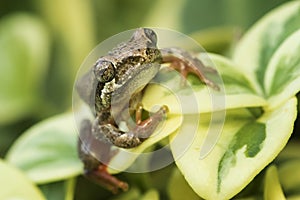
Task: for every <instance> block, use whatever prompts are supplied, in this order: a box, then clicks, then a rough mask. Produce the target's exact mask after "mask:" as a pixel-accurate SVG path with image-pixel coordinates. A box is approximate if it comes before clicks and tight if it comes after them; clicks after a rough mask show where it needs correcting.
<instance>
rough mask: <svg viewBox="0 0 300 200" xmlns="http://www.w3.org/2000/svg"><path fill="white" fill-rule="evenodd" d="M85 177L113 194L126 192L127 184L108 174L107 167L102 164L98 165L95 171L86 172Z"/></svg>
mask: <svg viewBox="0 0 300 200" xmlns="http://www.w3.org/2000/svg"><path fill="white" fill-rule="evenodd" d="M85 176H86V177H87V178H89V179H90V180H92V181H93V182H95V183H96V184H99V185H101V186H103V187H105V188H106V189H108V190H110V191H112V193H114V194H116V193H118V192H119V191H120V190H122V191H127V190H128V184H127V183H125V182H123V181H120V180H119V179H117V178H116V177H114V176H112V175H111V174H109V173H108V171H107V166H106V165H103V164H100V165H99V166H98V168H97V169H95V170H91V171H86V172H85Z"/></svg>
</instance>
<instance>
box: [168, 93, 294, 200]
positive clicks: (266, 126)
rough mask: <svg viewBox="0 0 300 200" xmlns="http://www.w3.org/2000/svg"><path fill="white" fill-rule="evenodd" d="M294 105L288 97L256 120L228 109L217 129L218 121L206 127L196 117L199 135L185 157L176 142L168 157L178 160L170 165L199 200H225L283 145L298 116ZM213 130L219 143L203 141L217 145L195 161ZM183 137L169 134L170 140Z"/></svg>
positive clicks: (245, 112) (206, 120) (204, 120)
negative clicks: (175, 165)
mask: <svg viewBox="0 0 300 200" xmlns="http://www.w3.org/2000/svg"><path fill="white" fill-rule="evenodd" d="M296 102H297V101H296V99H295V98H292V99H290V100H288V101H287V102H286V103H285V104H283V105H282V106H280V107H279V108H278V109H277V110H274V111H268V112H265V113H264V114H263V115H261V116H260V117H259V118H257V119H255V118H254V116H253V115H252V114H251V113H250V112H249V111H248V110H246V109H235V110H227V111H226V112H227V114H226V121H225V123H224V124H223V126H220V124H218V123H222V121H220V122H214V123H212V124H210V115H209V114H207V115H201V120H200V123H199V128H198V134H196V136H195V138H194V140H193V141H192V144H191V145H190V146H189V147H188V148H187V149H186V151H185V152H182V151H181V152H180V151H179V150H178V148H179V147H178V146H179V145H180V142H179V143H174V142H172V143H171V150H172V153H173V156H174V158H178V159H177V160H175V162H176V164H177V166H178V168H179V169H180V171H181V172H182V174H183V176H184V177H185V179H186V180H187V182H188V183H189V184H190V185H191V187H192V188H193V190H194V191H195V192H196V193H197V194H198V195H199V196H201V197H202V198H204V199H229V198H231V197H233V196H234V195H236V194H237V193H238V192H240V191H241V190H242V189H243V188H244V187H245V186H246V185H247V184H249V182H250V181H251V180H252V179H253V178H254V177H255V176H256V175H257V174H258V173H259V172H260V171H261V170H262V169H264V168H265V167H266V166H267V165H268V164H269V163H270V162H271V161H272V160H273V159H274V158H275V157H276V156H277V155H278V153H279V152H280V151H281V150H282V149H283V147H284V146H285V145H286V143H287V141H288V139H289V137H290V135H291V133H292V130H293V125H294V120H295V118H296V114H297V110H296ZM209 124H210V126H209ZM182 126H184V124H183V125H182ZM217 127H219V129H220V131H221V133H220V137H219V139H218V140H217V141H208V142H210V143H214V142H216V143H215V147H214V148H213V149H212V151H211V152H210V153H209V154H208V155H207V156H206V157H204V158H200V152H201V149H202V147H203V146H204V145H205V144H204V141H206V140H205V139H206V137H208V136H207V134H208V133H209V130H210V129H212V130H214V131H217V130H218V129H216V128H217ZM220 127H221V128H220ZM182 134H185V133H181V132H180V133H174V134H172V135H171V140H172V141H174V140H175V139H176V137H179V136H180V135H182ZM179 154H183V155H182V156H181V157H179V156H178V155H179ZM191 163H193V164H192V165H191Z"/></svg>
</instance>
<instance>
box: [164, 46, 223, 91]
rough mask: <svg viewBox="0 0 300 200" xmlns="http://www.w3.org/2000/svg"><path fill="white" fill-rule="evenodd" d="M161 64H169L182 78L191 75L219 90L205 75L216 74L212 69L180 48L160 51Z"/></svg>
mask: <svg viewBox="0 0 300 200" xmlns="http://www.w3.org/2000/svg"><path fill="white" fill-rule="evenodd" d="M161 54H162V58H163V61H162V62H163V63H169V64H170V67H172V68H174V69H176V70H177V71H179V72H180V73H181V74H182V76H183V77H184V78H186V76H187V75H188V73H193V74H195V75H196V76H198V77H199V79H200V80H201V81H202V82H203V83H205V84H206V85H208V86H210V87H212V88H213V89H215V90H220V88H219V86H218V85H217V84H216V83H214V82H213V81H212V80H211V79H210V78H208V77H207V73H214V74H216V73H217V71H216V70H215V69H214V68H211V67H207V66H205V65H204V64H203V63H202V62H201V61H200V60H199V59H198V58H196V57H194V56H193V55H192V54H191V53H189V52H187V51H185V50H183V49H180V48H165V49H161Z"/></svg>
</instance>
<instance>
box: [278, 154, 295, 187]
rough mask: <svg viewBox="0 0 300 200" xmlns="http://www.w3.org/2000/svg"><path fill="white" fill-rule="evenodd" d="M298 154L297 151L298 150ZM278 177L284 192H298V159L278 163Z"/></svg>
mask: <svg viewBox="0 0 300 200" xmlns="http://www.w3.org/2000/svg"><path fill="white" fill-rule="evenodd" d="M298 154H299V151H298ZM278 174H279V179H280V182H281V184H282V187H283V189H284V191H285V192H287V193H289V192H290V193H291V192H298V193H299V192H300V189H299V188H300V160H299V159H294V160H291V161H287V162H285V163H283V164H281V165H279V169H278Z"/></svg>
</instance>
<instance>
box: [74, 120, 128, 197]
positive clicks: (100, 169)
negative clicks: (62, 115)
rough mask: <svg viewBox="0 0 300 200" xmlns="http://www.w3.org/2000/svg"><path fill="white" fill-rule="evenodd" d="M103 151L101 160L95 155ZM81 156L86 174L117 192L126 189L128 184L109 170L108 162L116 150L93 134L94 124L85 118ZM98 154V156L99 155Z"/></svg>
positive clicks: (79, 151)
mask: <svg viewBox="0 0 300 200" xmlns="http://www.w3.org/2000/svg"><path fill="white" fill-rule="evenodd" d="M96 152H101V154H100V155H98V156H100V157H101V162H100V161H99V160H98V159H97V158H95V155H93V154H94V153H96ZM78 154H79V158H80V159H81V161H82V162H83V164H84V176H85V177H87V178H88V179H90V180H91V181H93V182H95V183H96V184H98V185H101V186H103V187H105V188H106V189H108V190H110V191H112V192H113V193H117V192H118V191H119V190H123V191H126V190H127V189H128V184H127V183H125V182H123V181H121V180H119V179H117V178H116V177H114V176H112V175H111V174H109V173H108V171H107V166H106V164H104V163H108V162H109V160H110V159H111V157H112V156H113V154H114V152H113V151H112V150H111V145H110V144H107V143H105V142H103V141H102V140H99V138H96V137H95V135H93V134H92V124H91V122H90V121H89V120H84V121H83V122H82V124H81V128H80V137H79V140H78ZM98 156H97V157H98Z"/></svg>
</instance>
